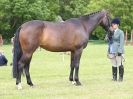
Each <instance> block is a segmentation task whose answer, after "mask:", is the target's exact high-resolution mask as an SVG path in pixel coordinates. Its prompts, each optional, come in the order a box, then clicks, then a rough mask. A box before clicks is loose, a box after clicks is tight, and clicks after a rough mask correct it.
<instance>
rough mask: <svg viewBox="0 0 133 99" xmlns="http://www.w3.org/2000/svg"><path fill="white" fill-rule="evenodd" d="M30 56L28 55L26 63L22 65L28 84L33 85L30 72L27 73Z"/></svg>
mask: <svg viewBox="0 0 133 99" xmlns="http://www.w3.org/2000/svg"><path fill="white" fill-rule="evenodd" d="M31 58H32V57H30V58H29V59H28V60H27V62H26V65H25V66H24V70H25V75H26V79H27V84H28V85H30V86H33V83H32V81H31V77H30V73H29V68H30V62H31Z"/></svg>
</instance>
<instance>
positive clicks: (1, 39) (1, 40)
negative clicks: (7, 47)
mask: <svg viewBox="0 0 133 99" xmlns="http://www.w3.org/2000/svg"><path fill="white" fill-rule="evenodd" d="M2 45H3V38H2V35H1V34H0V46H2Z"/></svg>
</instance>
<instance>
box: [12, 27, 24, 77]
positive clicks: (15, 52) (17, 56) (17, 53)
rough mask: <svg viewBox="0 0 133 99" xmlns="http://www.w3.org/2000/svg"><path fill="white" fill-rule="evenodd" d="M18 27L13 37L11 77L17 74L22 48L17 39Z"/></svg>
mask: <svg viewBox="0 0 133 99" xmlns="http://www.w3.org/2000/svg"><path fill="white" fill-rule="evenodd" d="M20 29H21V27H19V28H18V29H17V31H16V33H15V37H14V47H13V78H16V77H17V76H18V62H19V60H20V58H21V56H22V54H23V53H22V49H21V45H20V41H19V34H20Z"/></svg>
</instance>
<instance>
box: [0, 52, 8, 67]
mask: <svg viewBox="0 0 133 99" xmlns="http://www.w3.org/2000/svg"><path fill="white" fill-rule="evenodd" d="M7 63H8V60H7V58H6V57H5V55H4V53H3V52H0V66H7Z"/></svg>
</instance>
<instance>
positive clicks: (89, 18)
mask: <svg viewBox="0 0 133 99" xmlns="http://www.w3.org/2000/svg"><path fill="white" fill-rule="evenodd" d="M98 25H100V26H101V27H103V29H104V30H105V31H109V27H110V25H111V22H110V16H109V14H108V12H107V11H106V10H101V11H98V12H95V13H91V14H87V15H83V16H80V17H78V18H70V19H68V20H66V21H64V22H49V21H41V20H32V21H28V22H26V23H24V24H22V25H21V26H20V27H19V28H18V29H17V31H16V34H15V39H14V55H13V77H14V78H16V85H17V88H18V89H22V85H21V74H22V73H23V72H24V73H25V75H26V79H27V84H28V85H30V86H33V83H32V80H31V77H30V73H29V69H30V62H31V59H32V55H33V53H34V52H35V51H36V49H37V48H38V47H41V48H43V49H45V50H48V51H51V52H66V51H70V52H71V55H70V56H71V63H70V75H69V80H70V81H73V82H75V85H76V86H78V85H81V83H80V80H79V75H78V74H79V65H80V58H81V55H82V52H83V49H84V48H86V46H87V44H88V40H89V36H90V34H91V33H92V32H93V31H94V30H95V29H96V27H97V26H98Z"/></svg>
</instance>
